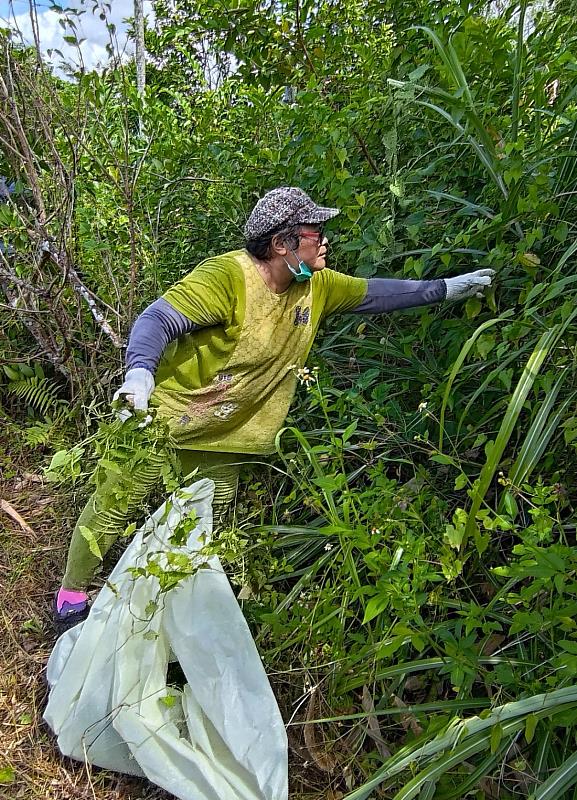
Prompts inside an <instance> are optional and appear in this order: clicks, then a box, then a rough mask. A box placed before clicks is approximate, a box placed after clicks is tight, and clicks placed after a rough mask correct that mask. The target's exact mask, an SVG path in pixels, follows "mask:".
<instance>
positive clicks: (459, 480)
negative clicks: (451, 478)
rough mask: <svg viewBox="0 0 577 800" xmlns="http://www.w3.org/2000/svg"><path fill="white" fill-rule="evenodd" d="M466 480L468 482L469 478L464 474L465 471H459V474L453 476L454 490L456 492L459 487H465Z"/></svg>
mask: <svg viewBox="0 0 577 800" xmlns="http://www.w3.org/2000/svg"><path fill="white" fill-rule="evenodd" d="M468 482H469V479H468V478H467V476H466V475H465V473H464V472H461V473H460V474H459V475H457V477H456V478H455V491H457V492H458V491H460V490H461V489H464V488H465V486H466V485H467V483H468Z"/></svg>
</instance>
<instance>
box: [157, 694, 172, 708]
mask: <svg viewBox="0 0 577 800" xmlns="http://www.w3.org/2000/svg"><path fill="white" fill-rule="evenodd" d="M158 699H159V700H160V702H161V703H162V705H163V706H166V707H167V708H172V707H173V706H174V704H175V703H176V695H174V694H167V695H166V696H165V697H159V698H158Z"/></svg>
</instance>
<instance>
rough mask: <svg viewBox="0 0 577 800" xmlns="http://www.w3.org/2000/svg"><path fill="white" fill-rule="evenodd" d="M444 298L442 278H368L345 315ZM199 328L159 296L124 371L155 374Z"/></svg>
mask: <svg viewBox="0 0 577 800" xmlns="http://www.w3.org/2000/svg"><path fill="white" fill-rule="evenodd" d="M446 296H447V285H446V283H445V281H444V280H443V279H442V278H441V279H439V280H434V281H404V280H397V279H396V278H370V279H369V280H368V287H367V294H366V295H365V298H364V300H363V301H362V302H361V303H359V305H358V306H356V307H355V308H353V309H351V310H350V311H349V312H348V313H349V314H386V313H389V312H391V311H397V310H399V309H402V308H415V307H417V306H426V305H430V304H431V303H440V302H441V301H442V300H444V299H445V298H446ZM200 327H202V326H201V325H196V324H195V323H194V322H191V320H189V319H188V317H186V316H185V315H184V314H181V313H180V311H177V310H176V309H175V308H174V307H173V306H171V305H170V303H169V302H167V301H166V300H164V299H163V298H162V297H161V298H159V299H158V300H155V301H154V303H152V304H151V305H149V306H148V308H146V309H145V310H144V311H143V312H142V314H141V315H140V316H139V317H138V319H137V320H136V322H135V323H134V326H133V328H132V332H131V334H130V340H129V342H128V348H127V350H126V368H127V369H135V368H136V367H142V368H144V369H147V370H149V372H152V374H153V375H154V373H155V372H156V368H157V366H158V363H159V361H160V358H161V356H162V354H163V352H164V350H165V348H166V346H167V345H168V343H169V342H172V341H173V340H174V339H177V338H178V337H179V336H183V335H184V334H185V333H191V332H192V331H195V330H198V329H199V328H200Z"/></svg>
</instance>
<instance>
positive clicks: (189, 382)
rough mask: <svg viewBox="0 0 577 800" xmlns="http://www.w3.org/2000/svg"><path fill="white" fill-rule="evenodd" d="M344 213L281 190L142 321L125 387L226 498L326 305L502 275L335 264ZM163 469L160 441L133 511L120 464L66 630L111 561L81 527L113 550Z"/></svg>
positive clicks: (82, 613) (289, 391) (419, 299)
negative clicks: (121, 488) (420, 274)
mask: <svg viewBox="0 0 577 800" xmlns="http://www.w3.org/2000/svg"><path fill="white" fill-rule="evenodd" d="M338 213H339V212H338V210H337V209H336V208H324V207H322V206H318V205H316V203H314V202H313V201H312V200H311V198H310V197H309V196H308V195H307V194H305V192H303V191H302V190H301V189H297V188H290V187H282V188H279V189H274V190H273V191H270V192H268V193H267V194H266V195H265V196H264V197H263V198H262V199H261V200H259V202H258V203H257V204H256V206H255V208H254V209H253V211H252V213H251V215H250V217H249V219H248V222H247V223H246V226H245V236H246V248H245V249H244V250H237V251H233V252H229V253H225V254H223V255H220V256H216V257H214V258H210V259H208V260H207V261H204V262H203V263H201V264H200V265H199V266H198V267H196V269H194V270H193V271H192V272H190V273H189V274H188V275H186V276H185V277H184V278H183V279H182V280H181V281H179V282H178V283H177V284H175V285H174V286H173V287H171V288H170V289H169V290H168V291H167V292H166V294H165V295H164V296H163V297H161V298H160V299H159V300H156V302H154V303H152V305H150V306H149V307H148V308H147V309H146V310H145V311H144V312H143V313H142V314H141V315H140V317H138V319H137V320H136V322H135V324H134V327H133V329H132V332H131V336H130V341H129V344H128V349H127V354H126V366H127V372H126V379H125V381H124V383H123V384H122V386H121V387H120V389H119V390H118V391H117V392H116V394H115V398H118V397H119V396H125V397H126V399H127V401H128V402H129V403H130V404H131V405H133V406H134V408H136V409H139V410H142V411H146V410H147V408H148V406H149V402H150V403H151V404H153V405H154V406H155V407H156V408H157V410H158V414H159V415H160V416H161V417H163V418H164V419H166V420H167V422H168V424H169V426H170V429H171V432H172V435H173V437H174V440H175V442H176V445H177V447H178V448H179V455H180V459H181V461H182V466H183V470H184V472H185V474H186V473H188V472H190V471H191V470H192V469H193V468H194V467H197V466H198V467H199V472H200V474H201V475H202V476H203V477H209V478H212V479H213V480H214V482H215V504H216V505H221V506H226V505H227V504H228V503H230V502H231V501H232V499H233V498H234V495H235V493H236V490H237V485H238V474H239V469H240V465H241V464H242V462H243V461H246V460H250V459H251V458H254V457H255V456H263V455H268V454H270V453H272V452H274V439H275V436H276V434H277V432H278V431H279V430H280V428H281V427H282V426H283V423H284V420H285V418H286V415H287V413H288V410H289V406H290V403H291V400H292V397H293V394H294V391H295V386H296V377H295V369H294V367H295V364H296V365H297V367H303V366H304V364H305V362H306V359H307V356H308V354H309V351H310V349H311V346H312V344H313V341H314V338H315V335H316V333H317V331H318V329H319V326H320V325H321V323H322V322H323V321H324V319H325V318H326V317H328V316H330V315H331V314H335V313H342V312H348V313H353V314H363V315H364V314H381V313H385V312H388V311H394V310H395V309H401V308H411V307H414V306H421V305H427V304H430V303H438V302H441V301H443V300H445V299H457V300H461V299H464V298H467V297H471V296H473V295H475V294H478V293H479V291H480V290H481V289H482V288H483V287H485V286H488V285H490V283H491V280H492V277H493V275H494V272H493V270H490V269H484V270H478V271H477V272H473V273H468V274H466V275H461V276H459V277H456V278H447V279H440V280H432V281H408V280H407V281H406V280H393V279H387V278H372V279H369V280H366V279H364V278H355V277H351V276H348V275H342V274H340V273H338V272H335V271H333V270H331V269H328V268H327V267H326V254H327V239H326V238H325V237H324V235H323V225H324V223H326V222H327V220H329V219H331V218H332V217H334V216H336V215H337V214H338ZM155 459H156V460H155ZM160 468H161V463H160V461H159V460H158V456H156V457H155V456H154V455H152V454H151V458H150V463H149V464H147V465H146V468H145V469H144V471H143V472H142V474H140V475H138V476H135V480H134V485H135V487H136V489H135V492H134V496H131V498H130V500H129V503H128V508H127V509H126V510H125V511H120V510H119V509H118V508H114V504H113V503H111V502H110V499H111V497H112V496H113V495H114V489H115V485H116V483H117V479H116V478H115V476H114V475H110V477H109V478H108V479H107V480H106V481H105V483H104V484H103V485H102V486H101V487H99V488H98V489H97V491H96V492H95V493H94V494H93V496H92V497H91V498H90V500H89V501H88V503H87V505H86V507H85V509H84V511H83V512H82V514H81V516H80V518H79V520H78V522H77V524H76V527H75V529H74V533H73V535H72V541H71V544H70V549H69V554H68V562H67V566H66V573H65V576H64V579H63V582H62V587H61V588H60V590H59V591H58V592H57V593H56V596H55V601H54V613H55V621H56V623H57V627H58V628H59V629H60V630H63V629H65V628H67V627H70V626H71V625H74V624H76V623H77V622H79V621H81V620H82V619H84V618H85V617H86V616H87V614H88V597H87V594H86V589H87V587H88V585H89V584H90V582H91V580H92V578H93V576H94V573H95V571H96V570H97V568H98V567H99V565H100V559H98V558H97V557H96V556H94V555H93V554H92V553H91V552H90V549H89V546H88V542H87V541H86V539H85V538H84V537H83V536H82V534H81V533H80V529H81V528H82V527H83V526H86V527H87V528H89V530H90V531H91V532H92V534H93V535H94V537H95V538H96V541H97V543H98V546H99V550H100V552H101V553H102V555H104V554H105V553H106V552H107V550H108V549H109V548H110V546H111V545H112V544H113V542H114V541H115V539H116V537H117V535H118V534H119V533H121V532H122V531H123V530H124V528H125V527H126V524H127V521H128V518H129V517H130V515H131V514H132V513H133V512H134V511H135V510H136V509H137V508H138V507H139V506H140V505H141V504H142V502H143V500H144V499H145V497H146V496H147V494H148V493H149V492H150V490H151V489H152V487H153V486H154V484H155V483H157V481H158V479H159V476H160ZM111 506H112V508H111Z"/></svg>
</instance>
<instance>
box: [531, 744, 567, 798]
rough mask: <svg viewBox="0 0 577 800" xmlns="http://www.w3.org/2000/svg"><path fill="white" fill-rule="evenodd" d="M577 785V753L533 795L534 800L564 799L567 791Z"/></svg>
mask: <svg viewBox="0 0 577 800" xmlns="http://www.w3.org/2000/svg"><path fill="white" fill-rule="evenodd" d="M575 783H577V753H573V755H571V756H569V758H568V759H567V760H566V761H564V762H563V764H561V766H560V767H559V769H556V770H555V772H554V773H553V774H552V775H550V776H549V777H548V778H547V780H546V781H545V783H542V784H541V786H540V787H539V788H538V789H537V791H536V792H535V794H534V795H533V798H534V800H557V799H558V798H560V797H563V795H564V794H565V792H566V791H567V789H570V788H571V786H573V785H574V784H575Z"/></svg>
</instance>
